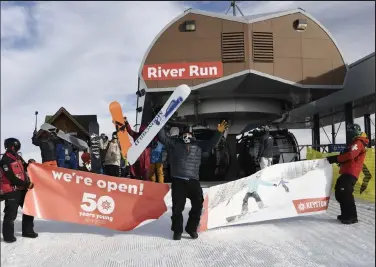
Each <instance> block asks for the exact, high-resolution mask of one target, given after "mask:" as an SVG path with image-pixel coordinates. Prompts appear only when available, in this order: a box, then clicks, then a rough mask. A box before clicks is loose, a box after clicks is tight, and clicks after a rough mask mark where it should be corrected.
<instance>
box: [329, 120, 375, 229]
mask: <svg viewBox="0 0 376 267" xmlns="http://www.w3.org/2000/svg"><path fill="white" fill-rule="evenodd" d="M346 132H347V135H348V136H350V137H351V139H352V141H351V143H350V145H349V146H348V147H347V149H345V151H343V152H342V153H341V154H340V155H335V156H330V157H327V160H328V162H329V163H330V164H332V163H338V164H339V165H340V169H339V173H340V176H339V177H338V179H337V182H336V185H335V187H334V191H335V198H336V200H337V201H338V202H339V205H340V209H341V214H340V215H338V216H337V219H338V220H340V221H341V222H342V223H343V224H353V223H357V222H358V214H357V211H356V205H355V199H354V195H353V192H354V186H355V184H356V182H357V180H358V178H359V174H360V172H361V171H362V168H363V163H364V159H365V157H366V153H367V150H366V148H367V145H368V142H369V140H368V138H367V135H366V134H365V133H362V130H361V128H360V126H359V125H358V124H350V125H348V126H347V127H346Z"/></svg>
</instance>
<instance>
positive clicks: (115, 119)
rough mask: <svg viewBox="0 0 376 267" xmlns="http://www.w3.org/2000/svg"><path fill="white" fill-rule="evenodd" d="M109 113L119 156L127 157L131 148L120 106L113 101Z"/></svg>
mask: <svg viewBox="0 0 376 267" xmlns="http://www.w3.org/2000/svg"><path fill="white" fill-rule="evenodd" d="M110 113H111V116H112V123H113V124H114V125H115V128H116V131H117V136H118V139H119V143H120V149H121V154H122V155H123V157H125V158H126V157H127V152H128V149H129V148H130V147H131V145H132V144H131V141H130V139H129V135H128V132H127V130H126V128H125V120H124V116H123V111H122V109H121V105H120V104H119V103H118V102H116V101H114V102H111V104H110Z"/></svg>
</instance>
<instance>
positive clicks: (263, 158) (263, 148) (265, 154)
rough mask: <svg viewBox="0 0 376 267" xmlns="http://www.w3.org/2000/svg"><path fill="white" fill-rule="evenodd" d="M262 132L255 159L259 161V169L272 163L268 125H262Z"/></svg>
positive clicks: (270, 137) (271, 144)
mask: <svg viewBox="0 0 376 267" xmlns="http://www.w3.org/2000/svg"><path fill="white" fill-rule="evenodd" d="M263 130H264V134H263V136H262V137H261V140H260V148H259V152H258V155H257V161H258V162H259V163H260V169H264V168H266V167H270V166H272V164H273V143H274V141H273V137H272V136H271V135H270V132H269V127H268V126H264V127H263Z"/></svg>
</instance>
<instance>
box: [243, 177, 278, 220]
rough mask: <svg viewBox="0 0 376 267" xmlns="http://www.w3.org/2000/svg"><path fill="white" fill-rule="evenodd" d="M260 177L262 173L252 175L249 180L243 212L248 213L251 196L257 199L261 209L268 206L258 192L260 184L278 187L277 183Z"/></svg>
mask: <svg viewBox="0 0 376 267" xmlns="http://www.w3.org/2000/svg"><path fill="white" fill-rule="evenodd" d="M260 178H261V173H258V174H256V177H252V178H251V179H250V180H249V181H248V192H247V193H246V194H245V196H244V198H243V203H242V214H246V213H248V199H249V198H251V197H252V198H254V199H255V201H256V203H257V206H258V207H259V209H260V210H261V209H264V208H266V206H265V204H264V202H263V201H262V199H261V198H260V196H259V194H258V193H257V190H258V187H259V185H264V186H275V187H277V185H276V184H273V183H269V182H266V181H263V180H261V179H260Z"/></svg>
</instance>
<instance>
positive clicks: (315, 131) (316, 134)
mask: <svg viewBox="0 0 376 267" xmlns="http://www.w3.org/2000/svg"><path fill="white" fill-rule="evenodd" d="M312 148H313V149H315V150H317V151H320V116H319V114H318V113H316V114H314V115H313V128H312Z"/></svg>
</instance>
